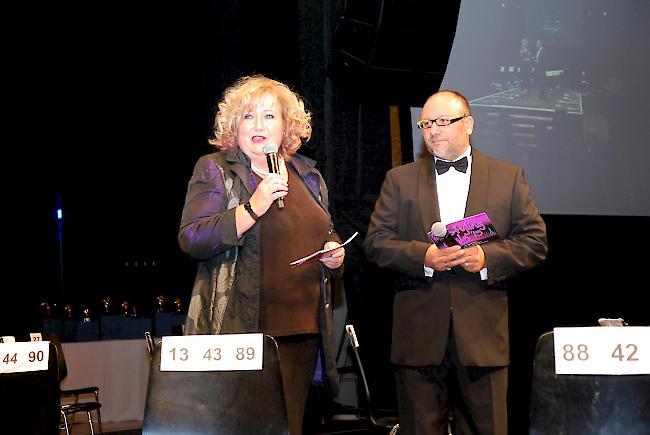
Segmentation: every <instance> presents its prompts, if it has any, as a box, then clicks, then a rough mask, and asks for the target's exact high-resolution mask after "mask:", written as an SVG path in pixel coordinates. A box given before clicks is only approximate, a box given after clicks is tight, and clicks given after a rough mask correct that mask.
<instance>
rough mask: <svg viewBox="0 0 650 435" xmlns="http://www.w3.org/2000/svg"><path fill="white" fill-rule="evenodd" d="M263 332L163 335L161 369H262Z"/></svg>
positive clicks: (186, 370)
mask: <svg viewBox="0 0 650 435" xmlns="http://www.w3.org/2000/svg"><path fill="white" fill-rule="evenodd" d="M263 351H264V335H263V334H259V333H256V334H221V335H183V336H168V337H163V338H162V345H161V350H160V370H161V371H182V372H200V371H218V370H262V362H263V361H264V354H263Z"/></svg>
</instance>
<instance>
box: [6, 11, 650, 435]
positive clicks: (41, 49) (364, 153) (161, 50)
mask: <svg viewBox="0 0 650 435" xmlns="http://www.w3.org/2000/svg"><path fill="white" fill-rule="evenodd" d="M340 6H341V5H340V4H339V3H338V2H335V1H332V0H310V1H306V0H289V1H282V2H262V1H257V0H240V1H233V2H222V1H212V2H180V1H176V2H145V3H133V2H118V3H116V2H100V3H92V4H90V3H84V2H73V3H66V4H53V3H46V2H42V3H38V2H30V3H29V4H28V5H26V6H25V7H24V9H22V10H16V11H15V12H12V17H13V18H14V22H16V23H17V24H19V26H17V27H18V28H19V29H18V30H17V31H16V32H15V33H14V34H13V36H12V38H11V41H10V44H9V45H10V48H9V50H8V57H9V60H10V61H11V62H9V64H10V68H9V69H10V71H9V74H10V77H11V78H10V80H9V81H8V82H7V83H8V84H9V85H10V86H9V88H10V89H9V92H8V94H9V97H10V100H8V101H9V103H10V108H11V115H10V118H9V119H8V124H9V125H8V127H9V129H10V130H11V132H12V133H14V134H13V140H12V141H11V142H9V144H8V148H9V152H8V153H7V158H6V160H4V167H5V172H6V173H7V174H9V175H10V176H9V177H8V178H9V180H8V182H7V183H5V186H6V187H7V190H8V193H9V195H8V196H7V198H9V202H8V204H9V207H8V209H7V210H5V219H6V220H7V223H6V225H5V228H6V232H7V234H8V235H9V237H8V238H7V239H6V246H5V251H6V256H8V257H10V259H9V260H7V261H5V262H4V266H5V275H6V277H7V284H5V286H4V292H3V295H4V301H3V302H4V305H3V306H4V307H5V308H4V310H5V312H6V315H5V316H3V323H2V334H3V335H5V334H12V333H13V334H16V335H19V334H23V333H25V332H29V331H30V330H32V329H33V328H37V327H38V324H39V314H40V313H39V309H38V306H39V304H40V303H41V302H42V301H43V300H49V301H51V302H56V303H58V304H59V306H61V304H62V303H63V302H67V301H74V303H75V304H82V303H88V304H92V303H97V302H98V301H99V300H100V299H101V298H102V297H113V298H115V299H116V300H117V301H119V300H120V299H121V298H125V297H128V298H132V299H133V300H135V301H136V302H137V303H139V304H140V305H141V306H142V307H144V309H143V311H146V309H147V308H146V307H150V308H153V297H154V296H156V295H158V294H166V295H168V296H170V297H175V296H180V297H183V298H185V300H187V298H188V297H189V293H190V289H191V285H192V281H193V278H194V272H195V264H194V262H193V261H192V260H190V259H189V258H187V257H185V256H184V255H183V254H182V253H181V252H180V250H179V249H178V245H177V242H176V232H177V229H178V223H179V220H180V215H181V211H182V206H183V201H184V195H185V189H186V185H187V181H188V180H189V176H190V175H191V172H192V167H193V165H194V162H195V161H196V159H197V158H198V157H199V156H200V155H202V154H205V153H207V152H210V150H211V149H210V147H209V145H208V144H207V137H208V136H209V134H210V128H211V123H212V119H213V116H214V114H215V103H216V101H217V100H218V99H219V98H220V96H221V93H222V92H223V90H224V89H225V87H226V86H227V85H229V84H231V83H232V82H233V81H234V80H235V79H236V78H237V77H239V76H240V75H243V74H250V73H256V72H257V73H263V74H266V75H269V76H271V77H273V78H277V79H280V80H283V81H285V82H287V83H289V84H290V85H291V86H292V87H294V88H295V89H296V90H298V91H299V92H300V93H301V95H303V96H304V98H305V100H306V102H307V105H308V107H309V108H310V110H311V111H312V112H313V125H314V135H313V138H312V140H311V141H310V142H309V143H308V144H307V145H306V146H305V147H304V148H303V149H302V152H303V153H304V154H306V155H308V156H310V157H312V158H314V159H316V160H317V161H318V167H319V169H320V170H321V172H322V173H323V174H324V176H325V178H326V180H327V182H328V185H329V187H330V190H331V192H332V206H331V209H332V210H331V211H332V213H333V217H334V220H335V223H336V225H337V228H338V231H339V232H340V234H341V236H342V237H344V238H346V237H348V236H350V235H351V234H352V233H353V232H354V231H359V232H360V236H359V237H358V238H357V239H356V240H355V241H354V242H353V243H352V244H351V246H349V247H348V249H347V259H346V273H345V275H344V277H343V280H342V283H343V286H340V288H343V289H344V292H345V296H346V298H347V303H348V307H349V318H350V320H351V321H353V322H354V323H355V325H356V328H357V332H358V334H359V335H360V339H361V341H362V342H363V343H364V344H365V347H366V349H365V351H366V354H370V358H369V360H370V361H372V364H370V365H369V367H368V372H369V373H368V375H369V377H370V382H371V386H372V388H373V389H374V392H375V396H376V397H377V399H378V400H379V402H380V405H383V406H385V407H392V406H394V390H393V379H392V373H391V368H390V364H389V362H388V352H389V348H390V324H391V309H392V308H391V301H392V296H393V290H394V287H393V285H392V275H391V273H390V272H388V271H384V270H380V269H378V268H376V267H374V266H373V265H372V264H369V263H368V262H367V261H366V260H365V257H364V254H363V251H362V248H361V244H362V241H363V239H364V236H365V233H366V229H367V224H368V219H369V216H370V213H371V211H372V208H373V206H374V202H375V199H376V197H377V194H378V192H379V187H380V185H381V182H382V180H383V177H384V174H385V172H386V170H387V169H389V168H390V167H391V162H392V160H391V135H390V127H391V125H390V118H389V106H390V105H397V106H399V111H400V119H401V120H402V121H404V120H408V116H406V115H405V113H407V110H408V107H406V106H404V105H401V104H399V101H397V102H396V101H395V100H393V101H390V102H389V101H383V102H382V101H381V100H382V99H381V95H382V92H383V90H384V89H386V88H388V87H390V86H397V85H399V81H395V82H393V83H378V84H375V86H372V87H369V88H367V89H370V90H374V92H370V93H366V94H365V95H361V94H357V93H355V92H353V90H351V89H350V86H349V83H347V84H345V86H344V85H343V83H342V82H341V80H340V77H339V78H338V80H337V79H335V78H333V77H330V76H329V75H328V66H329V61H330V59H331V54H332V50H333V47H332V44H333V41H334V40H335V33H336V28H337V27H336V23H337V19H338V18H339V14H340ZM423 13H429V12H428V11H424V12H423ZM452 27H453V26H452ZM452 31H453V29H452ZM366 85H367V84H366ZM435 90H436V89H435V87H433V88H431V89H422V90H421V98H422V101H424V99H425V98H426V97H427V96H428V94H430V93H432V92H434V91H435ZM461 91H462V90H461ZM402 128H403V129H406V130H407V131H410V126H409V125H403V126H402ZM14 130H15V131H14ZM8 131H9V130H8ZM408 137H409V134H403V135H402V138H404V139H407V138H408ZM476 145H477V146H479V147H480V144H476ZM409 146H410V144H407V143H403V144H402V148H403V149H406V150H408V149H409ZM402 158H403V160H404V161H408V160H410V159H412V158H413V156H409V155H408V152H406V153H404V154H403V156H402ZM59 198H60V201H61V204H62V206H63V210H64V220H63V226H62V229H63V233H62V235H63V238H62V240H59V237H58V234H59V233H58V227H57V221H56V220H55V219H54V212H55V209H56V207H57V199H59ZM640 200H647V199H640ZM544 218H545V220H546V222H547V224H548V230H549V247H550V251H549V258H548V261H546V262H545V263H544V264H543V265H542V266H540V267H539V268H537V269H535V270H533V271H530V272H528V273H526V274H524V275H522V276H521V277H519V278H518V279H516V280H515V281H514V282H513V289H514V290H513V291H512V293H511V309H510V314H511V318H510V321H511V331H512V367H511V382H510V385H511V388H510V394H511V400H510V404H511V406H512V412H511V420H512V424H513V426H512V428H513V429H512V433H524V432H525V430H526V429H525V428H526V427H527V415H528V402H529V396H530V382H531V379H530V377H531V364H532V353H533V349H534V345H535V341H536V339H537V337H538V336H539V335H540V334H541V333H542V332H545V331H548V330H550V329H552V328H553V327H554V326H570V325H595V322H596V320H597V319H598V318H599V317H603V316H607V317H618V316H621V317H623V318H625V319H626V320H628V321H629V322H630V323H631V324H647V323H648V316H647V311H646V310H645V309H643V308H642V307H644V306H645V305H644V304H642V303H641V298H642V296H643V293H644V289H645V287H646V285H644V284H643V282H645V281H646V279H645V270H644V269H645V265H646V262H647V259H648V254H647V246H648V238H649V236H648V231H647V230H646V229H647V227H648V223H649V222H648V218H647V217H637V218H635V217H626V218H623V217H615V216H611V217H602V216H601V217H592V216H557V215H550V216H544ZM61 254H62V255H61ZM136 262H137V263H138V266H135V263H136ZM145 262H146V263H147V266H144V263H145ZM154 263H155V266H154V265H153V264H154ZM61 265H63V268H61ZM61 269H63V272H64V273H63V277H61V274H60V271H61Z"/></svg>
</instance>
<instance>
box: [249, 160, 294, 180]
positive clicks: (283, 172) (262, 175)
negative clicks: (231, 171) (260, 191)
mask: <svg viewBox="0 0 650 435" xmlns="http://www.w3.org/2000/svg"><path fill="white" fill-rule="evenodd" d="M279 163H280V165H279V166H280V175H281V176H282V178H284V179H285V180H286V179H287V167H286V165H285V164H284V159H282V158H281V159H279ZM251 169H252V170H253V172H255V173H256V174H257V175H259V177H260V178H261V179H262V180H263V179H264V178H265V177H266V176H267V175H269V174H270V172H269V171H268V170H266V169H262V168H260V167H259V166H257V165H256V164H255V163H254V162H253V161H252V160H251Z"/></svg>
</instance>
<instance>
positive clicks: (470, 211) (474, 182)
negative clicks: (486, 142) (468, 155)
mask: <svg viewBox="0 0 650 435" xmlns="http://www.w3.org/2000/svg"><path fill="white" fill-rule="evenodd" d="M487 197H488V163H487V159H486V158H485V156H484V155H483V154H481V153H480V152H479V151H477V150H476V148H472V176H471V178H470V181H469V193H468V194H467V204H466V205H465V217H468V216H473V215H475V214H479V213H483V212H484V211H485V207H486V206H487Z"/></svg>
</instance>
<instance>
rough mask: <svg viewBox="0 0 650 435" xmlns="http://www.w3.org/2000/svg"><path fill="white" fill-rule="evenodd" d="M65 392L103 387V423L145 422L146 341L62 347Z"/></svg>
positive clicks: (63, 387) (92, 342)
mask: <svg viewBox="0 0 650 435" xmlns="http://www.w3.org/2000/svg"><path fill="white" fill-rule="evenodd" d="M62 345H63V354H64V355H65V361H66V365H67V367H68V376H67V377H66V378H65V379H64V380H63V382H62V383H61V388H62V389H71V388H83V387H90V386H93V385H95V386H98V387H99V401H100V402H101V404H102V408H101V414H102V422H111V421H128V420H140V421H142V420H143V419H144V406H145V400H146V396H147V382H148V379H149V364H150V363H149V355H148V353H147V345H146V342H145V340H144V339H138V340H103V341H89V342H81V343H62Z"/></svg>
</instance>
